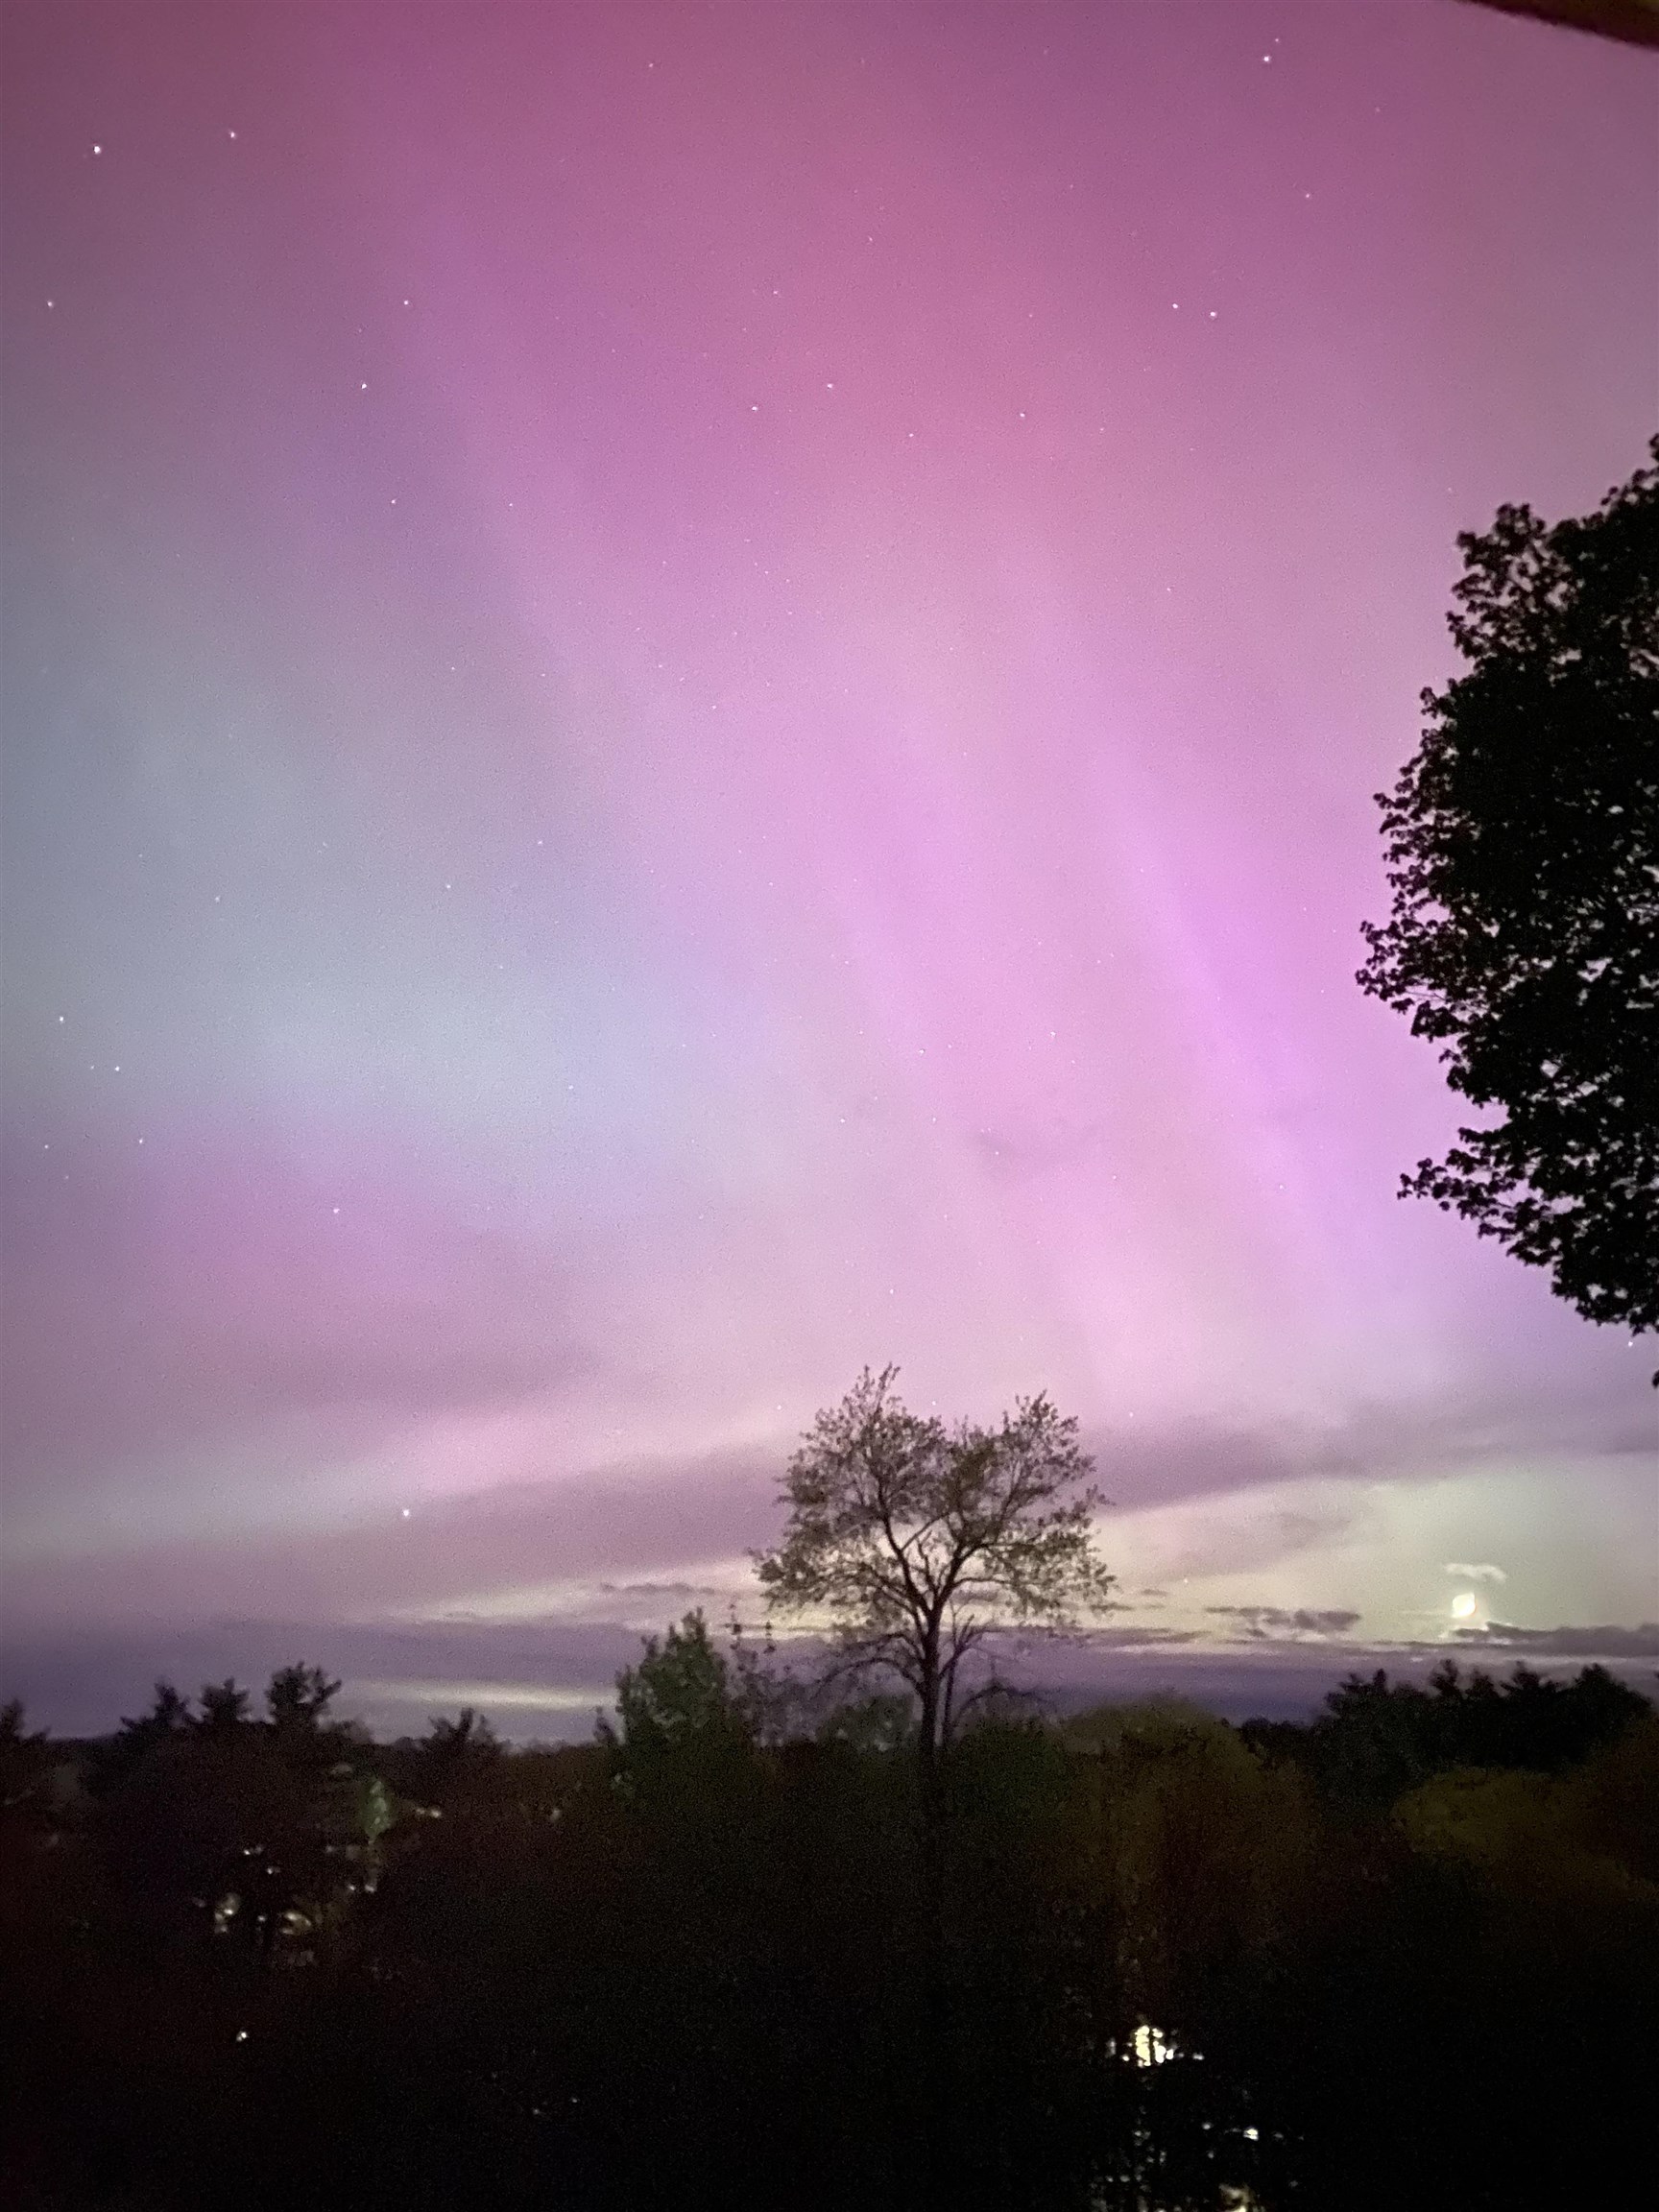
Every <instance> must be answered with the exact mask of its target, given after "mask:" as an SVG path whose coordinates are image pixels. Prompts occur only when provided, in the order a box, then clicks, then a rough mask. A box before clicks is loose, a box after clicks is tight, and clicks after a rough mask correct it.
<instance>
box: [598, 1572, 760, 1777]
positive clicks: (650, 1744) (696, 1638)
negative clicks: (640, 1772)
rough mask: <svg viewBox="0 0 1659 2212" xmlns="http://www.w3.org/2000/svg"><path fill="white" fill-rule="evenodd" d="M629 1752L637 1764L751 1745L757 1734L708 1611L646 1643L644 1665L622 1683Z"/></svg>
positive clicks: (619, 1692) (619, 1691) (619, 1695)
mask: <svg viewBox="0 0 1659 2212" xmlns="http://www.w3.org/2000/svg"><path fill="white" fill-rule="evenodd" d="M616 1706H617V1715H618V1719H620V1722H621V1729H622V1746H623V1749H624V1750H625V1751H626V1752H627V1753H628V1754H629V1755H630V1757H631V1758H633V1759H635V1760H639V1759H655V1758H661V1756H662V1755H663V1754H665V1753H667V1752H672V1751H680V1750H689V1749H713V1748H719V1749H725V1748H731V1747H735V1746H746V1745H747V1744H748V1743H750V1742H751V1741H752V1738H753V1734H754V1728H753V1723H752V1721H751V1719H750V1717H749V1715H748V1714H747V1713H746V1712H745V1711H744V1709H743V1705H742V1702H741V1700H740V1698H739V1696H738V1695H737V1685H736V1684H735V1682H734V1681H733V1671H732V1668H731V1667H730V1665H729V1664H728V1662H727V1660H726V1657H725V1655H724V1653H723V1652H721V1651H720V1650H718V1649H717V1648H716V1647H715V1645H714V1644H713V1642H712V1641H711V1639H710V1637H709V1623H708V1622H707V1621H706V1620H705V1619H704V1617H703V1613H702V1610H701V1608H699V1609H698V1610H696V1611H694V1612H690V1613H687V1614H686V1616H685V1620H684V1621H682V1622H681V1623H680V1625H679V1627H678V1628H670V1629H668V1631H667V1633H666V1634H665V1635H664V1636H663V1637H662V1639H661V1642H659V1641H658V1639H657V1638H656V1637H655V1636H647V1637H646V1639H645V1649H644V1653H643V1655H642V1656H641V1658H640V1659H639V1661H638V1663H637V1665H636V1666H633V1667H625V1668H624V1669H623V1670H622V1671H621V1673H620V1674H619V1675H618V1676H617V1677H616Z"/></svg>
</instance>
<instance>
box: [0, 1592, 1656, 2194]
mask: <svg viewBox="0 0 1659 2212" xmlns="http://www.w3.org/2000/svg"><path fill="white" fill-rule="evenodd" d="M620 1688H621V1693H622V1694H621V1697H620V1700H619V1707H620V1711H619V1721H618V1725H617V1727H616V1728H615V1729H614V1730H604V1731H601V1733H600V1734H599V1735H598V1736H597V1737H596V1739H595V1740H594V1741H593V1742H591V1743H584V1744H575V1745H567V1746H563V1747H555V1748H529V1749H514V1748H510V1747H509V1746H507V1745H506V1744H504V1743H501V1742H499V1741H498V1740H497V1739H496V1737H495V1736H494V1734H493V1731H492V1730H491V1729H490V1727H489V1725H488V1724H487V1723H486V1722H485V1721H483V1720H481V1719H478V1718H477V1717H476V1716H475V1715H472V1714H463V1715H462V1716H461V1717H460V1719H450V1720H439V1721H434V1722H433V1723H432V1725H431V1727H430V1728H429V1730H428V1731H427V1733H426V1734H425V1735H424V1736H423V1737H422V1738H421V1739H420V1740H419V1741H404V1742H400V1743H391V1744H386V1743H374V1742H373V1741H371V1740H370V1739H369V1738H368V1737H367V1736H366V1735H365V1734H364V1733H363V1732H362V1731H361V1730H359V1729H357V1728H355V1727H353V1726H351V1725H349V1724H342V1723H340V1722H339V1721H337V1720H336V1719H334V1718H333V1713H332V1704H333V1699H334V1696H335V1695H336V1693H337V1690H338V1685H337V1684H335V1683H333V1682H332V1681H330V1680H329V1679H328V1678H327V1677H326V1676H325V1675H324V1674H322V1673H321V1672H319V1671H317V1670H315V1669H312V1668H307V1667H299V1666H297V1667H293V1668H288V1669H284V1670H283V1671H280V1672H279V1673H278V1674H277V1675H276V1676H275V1677H274V1678H273V1680H272V1682H271V1684H270V1686H269V1689H268V1691H267V1694H266V1695H265V1698H264V1701H263V1705H262V1707H261V1708H260V1709H259V1710H258V1711H257V1712H256V1711H255V1708H254V1705H253V1700H252V1697H251V1696H250V1695H249V1694H248V1693H247V1692H245V1691H243V1690H242V1689H240V1688H239V1687H238V1686H237V1685H236V1684H234V1683H221V1684H217V1685H211V1686H209V1687H208V1688H207V1689H205V1690H204V1692H203V1693H202V1694H201V1695H200V1697H199V1698H197V1699H195V1700H193V1701H192V1700H186V1699H185V1698H183V1697H182V1696H180V1695H179V1694H178V1693H177V1692H176V1691H175V1690H173V1689H172V1688H171V1687H169V1686H167V1685H160V1686H158V1689H157V1693H156V1700H155V1703H154V1705H153V1707H152V1708H151V1710H150V1711H148V1712H147V1713H145V1714H143V1715H142V1716H140V1717H138V1718H136V1719H132V1720H129V1721H126V1722H124V1723H123V1724H122V1727H121V1729H120V1731H119V1732H118V1734H117V1735H115V1736H114V1737H112V1738H110V1739H108V1740H107V1741H106V1742H103V1743H96V1744H89V1745H76V1746H70V1745H63V1744H59V1743H52V1742H51V1741H49V1740H48V1739H46V1738H44V1737H42V1736H38V1735H33V1734H31V1733H30V1732H29V1731H28V1729H27V1728H26V1726H25V1724H24V1719H23V1716H22V1714H21V1713H20V1712H19V1710H18V1709H17V1708H16V1707H12V1708H8V1709H7V1710H6V1712H5V1713H4V1714H3V1715H0V1801H3V1811H0V1853H3V1863H0V1913H3V1914H4V1925H3V1927H0V1958H3V1963H0V1974H3V1977H4V2016H3V2018H0V2039H3V2041H4V2043H5V2046H6V2049H7V2051H8V2052H9V2053H10V2054H11V2056H10V2057H9V2058H8V2060H7V2061H6V2063H7V2066H8V2073H9V2079H8V2087H7V2104H8V2111H7V2115H6V2127H5V2143H6V2150H5V2152H4V2154H3V2156H4V2166H3V2168H0V2201H4V2202H5V2203H6V2204H7V2205H9V2206H13V2205H14V2206H22V2207H39V2208H42V2212H44V2208H46V2207H53V2208H57V2207H71V2206H72V2207H76V2208H81V2207H87V2208H92V2207H124V2208H130V2212H150V2208H159V2207H169V2208H172V2207H180V2208H182V2207H202V2208H203V2212H208V2208H214V2212H217V2208H219V2207H226V2208H229V2207H236V2208H237V2212H260V2208H270V2212H277V2208H282V2212H287V2208H289V2207H300V2206H305V2207H307V2208H316V2207H332V2206H336V2205H338V2206H342V2207H345V2206H350V2207H352V2208H354V2212H356V2208H362V2212H371V2208H377V2207H382V2206H384V2207H388V2208H390V2207H393V2206H396V2207H398V2208H399V2212H424V2208H427V2207H431V2208H432V2212H437V2208H438V2207H445V2208H446V2212H448V2208H453V2207H455V2206H458V2205H461V2206H471V2205H478V2206H492V2207H503V2208H516V2207H530V2206H536V2207H546V2208H548V2212H645V2208H649V2207H655V2206H659V2205H661V2206H665V2207H666V2206H674V2207H688V2208H689V2207H697V2208H702V2207H708V2208H709V2212H713V2208H716V2207H720V2208H725V2207H733V2208H735V2207H739V2206H747V2205H770V2204H774V2203H777V2204H782V2205H787V2206H789V2207H791V2212H800V2208H818V2207H822V2208H824V2212H830V2208H835V2212H841V2208H845V2207H853V2206H868V2207H884V2206H893V2207H896V2208H897V2207H905V2208H906V2212H908V2208H909V2207H912V2206H915V2205H918V2204H923V2205H926V2204H929V2203H934V2204H944V2203H947V2202H949V2203H950V2204H951V2205H953V2206H970V2207H971V2206H985V2207H998V2208H1007V2212H1017V2208H1020V2207H1032V2208H1038V2207H1042V2208H1045V2212H1046V2208H1048V2207H1053V2208H1056V2212H1071V2208H1075V2212H1086V2208H1094V2207H1102V2208H1111V2212H1119V2208H1121V2212H1128V2208H1130V2207H1134V2208H1136V2212H1156V2208H1167V2212H1177V2208H1188V2207H1191V2208H1194V2212H1195V2208H1198V2207H1204V2208H1205V2212H1216V2208H1219V2207H1221V2206H1224V2205H1232V2206H1246V2205H1256V2206H1262V2207H1271V2208H1274V2212H1278V2208H1280V2207H1297V2208H1300V2207H1319V2208H1324V2207H1329V2208H1331V2212H1366V2208H1367V2207H1378V2208H1379V2212H1381V2208H1382V2207H1383V2206H1387V2207H1389V2208H1390V2212H1393V2208H1397V2207H1401V2206H1410V2207H1414V2208H1422V2212H1432V2208H1433V2207H1436V2206H1440V2205H1446V2206H1451V2205H1454V2204H1455V2205H1456V2206H1457V2207H1458V2208H1459V2212H1467V2208H1470V2207H1476V2208H1479V2207H1492V2208H1494V2212H1496V2208H1497V2207H1500V2206H1502V2207H1503V2208H1505V2212H1512V2208H1514V2207H1518V2206H1530V2205H1557V2204H1559V2205H1576V2204H1580V2203H1590V2202H1596V2201H1609V2202H1611V2201H1623V2200H1624V2198H1623V2194H1622V2191H1623V2189H1625V2188H1627V2186H1628V2176H1629V2175H1630V2174H1632V2173H1634V2172H1637V2171H1640V2170H1641V2168H1642V2167H1643V2166H1644V2165H1645V2164H1646V2163H1647V2147H1648V2143H1649V2140H1650V2120H1649V2117H1648V2115H1649V2113H1650V2104H1651V2098H1650V2092H1651V2073H1650V2069H1651V2055H1652V2052H1653V2050H1654V2048H1655V2047H1656V2044H1659V1998H1656V1994H1655V1993H1656V1991H1659V1717H1656V1716H1655V1714H1654V1711H1653V1708H1652V1707H1651V1705H1650V1704H1649V1703H1648V1701H1647V1699H1645V1698H1643V1697H1641V1696H1639V1695H1637V1694H1636V1693H1635V1692H1633V1691H1631V1690H1629V1689H1627V1688H1626V1687H1624V1686H1623V1685H1622V1684H1621V1683H1619V1682H1618V1681H1616V1680H1615V1679H1614V1678H1613V1677H1612V1676H1611V1675H1610V1674H1608V1673H1607V1672H1606V1671H1604V1670H1602V1669H1599V1668H1587V1669H1585V1670H1584V1671H1582V1672H1581V1673H1579V1674H1578V1676H1577V1677H1576V1679H1575V1680H1574V1681H1572V1682H1570V1683H1556V1682H1551V1681H1549V1680H1546V1679H1543V1678H1541V1677H1539V1676H1538V1675H1536V1674H1534V1673H1531V1672H1529V1671H1527V1670H1525V1669H1517V1670H1516V1671H1515V1672H1514V1674H1513V1675H1512V1676H1511V1677H1510V1679H1509V1680H1507V1681H1504V1682H1494V1681H1492V1680H1490V1679H1489V1678H1488V1677H1487V1676H1485V1675H1484V1674H1481V1673H1475V1674H1472V1675H1463V1674H1460V1673H1459V1672H1458V1671H1457V1670H1456V1669H1455V1667H1452V1666H1450V1665H1448V1666H1446V1667H1444V1668H1442V1669H1440V1670H1439V1671H1437V1672H1436V1673H1435V1674H1434V1675H1433V1676H1431V1679H1430V1681H1429V1682H1428V1684H1427V1685H1423V1686H1416V1685H1407V1684H1401V1683H1396V1682H1391V1681H1389V1680H1388V1679H1387V1678H1386V1677H1385V1676H1383V1675H1381V1674H1379V1675H1376V1676H1375V1677H1373V1678H1371V1679H1369V1680H1361V1679H1358V1678H1356V1679H1353V1680H1351V1681H1349V1682H1348V1683H1346V1684H1345V1685H1344V1686H1343V1687H1342V1688H1341V1689H1340V1690H1338V1691H1336V1692H1335V1693H1334V1694H1333V1695H1332V1696H1331V1697H1330V1698H1329V1699H1328V1700H1327V1702H1326V1706H1325V1708H1324V1710H1323V1712H1322V1713H1321V1714H1320V1715H1319V1717H1318V1718H1317V1719H1315V1720H1314V1721H1313V1722H1312V1723H1311V1724H1310V1725H1309V1726H1306V1727H1294V1726H1288V1725H1286V1724H1284V1723H1270V1722H1262V1721H1253V1722H1248V1723H1246V1724H1245V1725H1244V1726H1243V1727H1242V1728H1238V1729H1235V1728H1232V1727H1230V1726H1228V1725H1227V1724H1226V1723H1224V1722H1222V1721H1219V1720H1216V1719H1211V1718H1210V1717H1208V1716H1206V1715H1204V1714H1201V1713H1199V1712H1197V1711H1195V1710H1192V1709H1190V1708H1187V1707H1184V1706H1181V1705H1179V1704H1174V1703H1150V1704H1141V1705H1128V1706H1114V1707H1103V1708H1100V1709H1098V1710H1096V1711H1094V1712H1093V1713H1089V1714H1085V1715H1082V1716H1080V1717H1078V1718H1076V1719H1071V1720H1070V1721H1066V1722H1060V1721H1056V1720H1053V1719H1044V1718H1039V1717H1036V1716H1033V1715H1027V1716H1023V1717H1022V1716H1021V1715H1020V1714H1018V1713H1014V1712H1009V1711H1006V1710H1005V1711H1003V1712H1001V1713H996V1712H988V1713H987V1714H986V1717H985V1718H983V1719H981V1720H980V1722H979V1724H978V1725H976V1726H974V1727H971V1728H969V1729H967V1730H965V1731H964V1732H963V1733H962V1735H961V1736H960V1737H959V1739H958V1740H957V1741H955V1742H954V1743H952V1744H950V1747H949V1749H948V1751H947V1753H946V1755H945V1756H944V1760H943V1767H942V1771H941V1773H940V1775H939V1777H938V1789H939V1795H938V1798H937V1800H936V1803H935V1805H934V1808H933V1812H932V1813H931V1814H930V1813H929V1812H928V1809H927V1806H926V1804H925V1803H924V1801H923V1799H924V1794H925V1792H924V1791H923V1788H922V1785H921V1783H920V1782H919V1771H920V1769H919V1763H918V1761H917V1759H916V1757H915V1756H914V1751H915V1743H914V1718H913V1714H912V1712H911V1710H910V1709H909V1708H908V1707H907V1706H906V1705H905V1704H904V1703H903V1702H902V1701H900V1700H897V1699H893V1698H887V1699H864V1700H860V1701H856V1702H853V1703H848V1704H843V1705H841V1706H838V1707H836V1708H834V1709H833V1710H831V1711H829V1712H828V1713H824V1714H821V1715H819V1716H818V1718H817V1719H816V1720H815V1722H814V1725H813V1729H812V1733H811V1734H810V1735H806V1734H803V1733H801V1732H800V1730H801V1727H802V1721H801V1717H800V1715H799V1713H797V1714H796V1716H795V1719H794V1721H793V1723H792V1724H791V1725H792V1726H793V1729H794V1731H795V1732H794V1733H793V1734H788V1733H786V1730H785V1726H784V1723H783V1722H782V1721H781V1719H780V1714H781V1711H782V1707H781V1703H780V1701H779V1699H778V1697H777V1695H775V1694H774V1693H775V1691H776V1685H771V1686H769V1685H768V1684H767V1682H766V1681H765V1679H764V1677H763V1675H762V1674H761V1672H760V1671H758V1670H757V1669H755V1668H754V1667H746V1668H745V1667H739V1668H733V1666H732V1665H731V1664H730V1663H729V1661H728V1658H727V1656H726V1654H725V1653H723V1652H722V1651H720V1650H719V1649H718V1648H717V1647H715V1645H714V1644H713V1642H712V1641H711V1640H710V1639H709V1636H708V1633H707V1631H706V1629H705V1627H704V1624H703V1623H702V1621H701V1619H700V1618H699V1617H697V1616H691V1617H689V1618H688V1619H687V1620H686V1622H685V1623H683V1624H682V1625H681V1627H680V1628H678V1629H676V1630H672V1631H670V1632H669V1634H668V1635H667V1637H666V1638H664V1639H663V1640H662V1641H661V1643H653V1644H652V1645H651V1646H650V1647H648V1649H647V1651H646V1654H645V1657H644V1658H643V1659H642V1661H641V1662H640V1665H639V1666H638V1667H637V1668H636V1669H633V1670H631V1671H629V1673H628V1674H627V1675H626V1676H625V1677H624V1678H623V1681H622V1684H621V1685H620ZM780 1739H782V1740H780Z"/></svg>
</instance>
